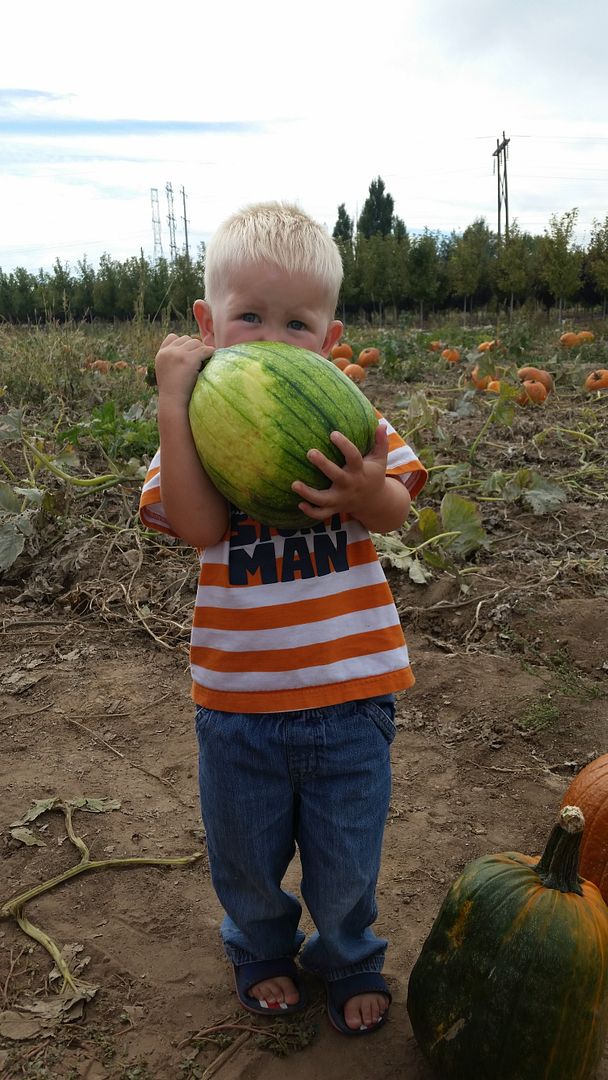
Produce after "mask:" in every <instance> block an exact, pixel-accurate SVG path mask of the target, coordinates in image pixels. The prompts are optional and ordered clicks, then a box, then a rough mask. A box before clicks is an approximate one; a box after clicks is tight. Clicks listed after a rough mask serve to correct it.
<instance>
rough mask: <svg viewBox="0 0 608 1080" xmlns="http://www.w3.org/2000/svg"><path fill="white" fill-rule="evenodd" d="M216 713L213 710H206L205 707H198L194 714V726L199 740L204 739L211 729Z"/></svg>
mask: <svg viewBox="0 0 608 1080" xmlns="http://www.w3.org/2000/svg"><path fill="white" fill-rule="evenodd" d="M214 716H215V713H214V711H213V709H206V708H205V706H204V705H197V706H196V712H195V714H194V726H195V728H196V734H197V736H198V738H199V739H202V737H203V735H204V733H205V730H206V729H207V728H208V727H209V724H210V722H211V720H213V717H214Z"/></svg>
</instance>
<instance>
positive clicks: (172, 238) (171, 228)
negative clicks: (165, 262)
mask: <svg viewBox="0 0 608 1080" xmlns="http://www.w3.org/2000/svg"><path fill="white" fill-rule="evenodd" d="M165 191H166V192H167V221H168V223H169V251H170V253H171V262H172V263H173V262H175V259H176V257H177V244H176V243H175V214H174V212H173V187H172V185H171V183H170V181H167V184H166V187H165Z"/></svg>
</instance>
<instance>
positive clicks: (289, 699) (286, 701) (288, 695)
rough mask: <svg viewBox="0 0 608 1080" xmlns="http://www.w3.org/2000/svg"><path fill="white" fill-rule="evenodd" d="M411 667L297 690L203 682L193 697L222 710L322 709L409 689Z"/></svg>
mask: <svg viewBox="0 0 608 1080" xmlns="http://www.w3.org/2000/svg"><path fill="white" fill-rule="evenodd" d="M415 681H416V680H415V679H414V673H413V672H412V670H411V668H409V667H408V668H400V669H399V670H398V671H389V672H388V674H385V675H372V676H370V678H369V679H353V680H351V681H350V682H342V683H330V684H329V685H325V686H298V687H297V688H295V689H294V690H257V691H255V692H253V693H241V692H238V693H231V692H230V691H229V690H207V689H206V688H205V687H204V686H201V685H200V684H199V683H193V685H192V697H193V700H194V701H195V702H196V704H197V705H204V706H205V708H207V709H219V711H220V712H241V713H248V712H249V713H263V712H285V711H288V710H291V709H293V708H294V706H295V707H296V708H297V709H298V710H300V709H322V708H324V707H325V706H327V705H340V704H341V703H342V702H343V701H358V700H360V699H363V698H369V697H375V696H376V695H379V694H394V693H395V692H396V691H398V690H407V689H408V688H409V687H410V686H413V685H414V683H415Z"/></svg>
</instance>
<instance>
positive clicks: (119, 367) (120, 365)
mask: <svg viewBox="0 0 608 1080" xmlns="http://www.w3.org/2000/svg"><path fill="white" fill-rule="evenodd" d="M128 366H129V365H128V364H127V361H126V360H117V361H116V362H115V363H114V364H112V370H113V371H126V370H127V368H128Z"/></svg>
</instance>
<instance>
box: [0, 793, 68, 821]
mask: <svg viewBox="0 0 608 1080" xmlns="http://www.w3.org/2000/svg"><path fill="white" fill-rule="evenodd" d="M58 802H59V799H57V798H56V796H53V798H52V799H38V801H37V802H35V803H32V805H31V806H30V808H29V810H28V811H27V813H25V814H24V815H23V817H22V818H19V821H13V822H11V827H15V826H17V825H27V824H28V822H30V821H35V820H36V818H39V817H40V815H41V814H46V812H47V810H52V809H53V807H54V806H55V805H56V803H58Z"/></svg>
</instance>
